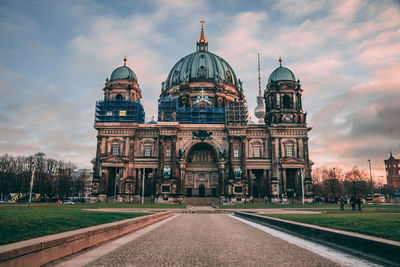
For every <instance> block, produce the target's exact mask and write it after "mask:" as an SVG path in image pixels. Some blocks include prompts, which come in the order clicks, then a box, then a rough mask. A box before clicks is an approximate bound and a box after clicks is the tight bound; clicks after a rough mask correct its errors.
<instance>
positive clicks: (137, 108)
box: [92, 21, 313, 203]
mask: <svg viewBox="0 0 400 267" xmlns="http://www.w3.org/2000/svg"><path fill="white" fill-rule="evenodd" d="M203 23H204V21H202V26H201V32H200V38H199V40H198V41H197V42H196V51H195V52H193V53H191V54H189V55H187V56H185V57H183V58H182V59H180V60H179V61H178V62H177V63H176V64H175V65H174V66H173V67H172V69H171V71H170V72H169V75H168V77H167V78H166V80H165V81H164V82H162V86H161V93H160V98H159V100H158V118H157V120H154V119H153V120H152V121H150V122H145V112H144V109H143V106H142V104H141V98H142V93H141V92H142V91H141V87H140V86H139V79H138V78H140V77H137V76H136V75H135V73H134V72H133V70H132V69H130V68H129V67H128V66H127V59H126V58H124V65H123V66H121V67H118V68H116V69H115V70H114V71H113V72H112V74H111V76H110V78H109V79H108V78H107V80H106V83H105V86H104V88H103V91H104V99H102V100H100V101H97V102H96V111H95V123H94V128H95V129H96V130H97V150H96V158H95V159H94V160H93V161H92V163H93V170H94V174H93V188H92V200H93V201H110V199H114V201H118V202H131V201H135V200H136V201H137V200H138V199H140V198H141V197H142V196H144V197H146V199H151V201H154V202H156V203H166V202H168V203H170V202H174V201H179V202H183V203H191V202H190V201H193V200H195V199H199V198H203V199H212V200H213V202H214V200H215V201H216V202H214V203H218V202H219V203H222V202H225V201H231V202H233V203H243V202H246V201H263V202H264V201H268V202H272V203H280V202H286V201H298V202H300V201H304V202H312V197H313V196H312V181H311V166H312V161H311V160H310V159H309V151H308V131H310V130H311V128H309V127H307V118H306V115H307V114H306V113H305V112H303V107H302V100H301V96H302V92H303V90H302V88H301V85H300V81H299V80H297V81H296V79H295V75H294V74H293V72H292V71H291V70H289V69H288V68H285V67H283V66H282V60H281V59H279V67H278V68H276V69H275V70H274V71H273V72H272V73H271V74H270V76H269V78H268V83H267V85H266V88H265V90H264V94H262V93H261V85H260V86H259V94H258V97H257V108H256V109H255V111H254V113H255V115H256V117H257V118H258V119H259V120H258V122H257V123H254V122H251V121H249V119H248V110H247V104H246V98H245V95H244V88H243V83H242V81H241V80H240V79H239V78H238V77H237V76H236V73H235V71H234V70H233V69H232V67H231V66H230V65H229V63H228V62H227V61H225V59H223V58H221V57H219V56H217V55H215V54H213V53H211V52H209V51H208V41H207V40H206V38H205V34H204V29H203Z"/></svg>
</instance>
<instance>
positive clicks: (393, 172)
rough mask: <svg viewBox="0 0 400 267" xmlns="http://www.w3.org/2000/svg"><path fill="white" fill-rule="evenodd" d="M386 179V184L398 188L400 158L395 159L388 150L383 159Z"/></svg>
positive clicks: (399, 185) (399, 184) (399, 181)
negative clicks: (387, 155) (388, 153)
mask: <svg viewBox="0 0 400 267" xmlns="http://www.w3.org/2000/svg"><path fill="white" fill-rule="evenodd" d="M385 168H386V180H387V184H388V186H393V187H394V188H395V189H400V159H396V158H394V157H393V155H392V151H390V156H389V158H388V159H387V160H385Z"/></svg>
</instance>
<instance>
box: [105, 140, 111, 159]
mask: <svg viewBox="0 0 400 267" xmlns="http://www.w3.org/2000/svg"><path fill="white" fill-rule="evenodd" d="M108 145H109V144H108V136H106V142H105V144H104V155H106V156H108V155H109V152H110V149H109V148H108Z"/></svg>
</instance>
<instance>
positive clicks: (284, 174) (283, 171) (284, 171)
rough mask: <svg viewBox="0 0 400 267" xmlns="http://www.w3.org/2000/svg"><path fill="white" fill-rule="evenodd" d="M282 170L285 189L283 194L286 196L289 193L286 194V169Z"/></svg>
mask: <svg viewBox="0 0 400 267" xmlns="http://www.w3.org/2000/svg"><path fill="white" fill-rule="evenodd" d="M281 170H282V174H283V175H282V176H283V177H282V187H283V192H282V193H283V194H285V195H287V192H286V169H284V168H282V169H281Z"/></svg>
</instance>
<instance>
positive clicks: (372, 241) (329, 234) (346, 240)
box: [235, 211, 400, 266]
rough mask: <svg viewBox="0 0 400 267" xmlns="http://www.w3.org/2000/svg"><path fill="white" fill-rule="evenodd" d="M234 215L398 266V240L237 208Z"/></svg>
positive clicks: (399, 254) (399, 258)
mask: <svg viewBox="0 0 400 267" xmlns="http://www.w3.org/2000/svg"><path fill="white" fill-rule="evenodd" d="M235 216H238V217H241V218H244V219H247V220H250V221H254V222H257V223H260V224H263V225H266V226H270V227H272V228H275V229H277V230H280V231H284V232H287V233H290V234H295V235H298V236H300V237H302V238H304V239H308V240H312V241H314V242H317V243H320V244H323V245H326V246H329V247H333V248H335V249H338V250H340V251H346V252H348V253H351V254H355V255H358V256H361V257H363V258H367V259H369V260H372V261H375V262H380V263H383V264H386V265H390V266H400V265H399V263H400V242H397V241H392V240H387V239H383V238H378V237H373V236H367V235H363V234H358V233H353V232H348V231H342V230H336V229H331V228H326V227H321V226H316V225H311V224H306V223H299V222H293V221H288V220H283V219H277V218H272V217H267V216H261V215H254V214H248V213H244V212H238V211H235Z"/></svg>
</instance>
